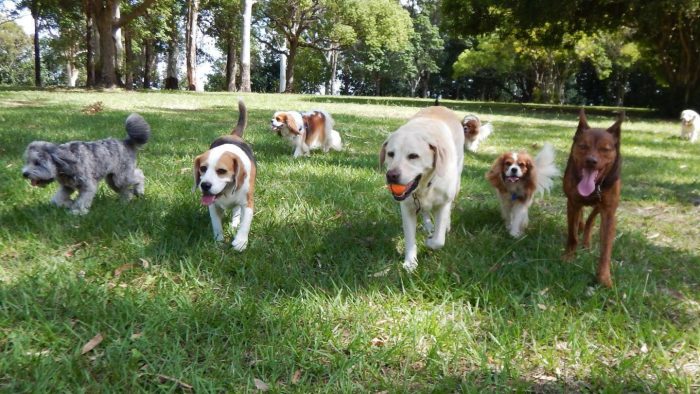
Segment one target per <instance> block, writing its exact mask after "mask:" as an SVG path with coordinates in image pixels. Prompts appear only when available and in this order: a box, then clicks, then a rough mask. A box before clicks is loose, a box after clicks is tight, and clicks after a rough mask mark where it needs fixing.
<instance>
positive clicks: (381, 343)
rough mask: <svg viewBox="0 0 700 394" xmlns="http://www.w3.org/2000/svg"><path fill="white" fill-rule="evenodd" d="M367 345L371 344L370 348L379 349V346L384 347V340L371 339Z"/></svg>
mask: <svg viewBox="0 0 700 394" xmlns="http://www.w3.org/2000/svg"><path fill="white" fill-rule="evenodd" d="M369 343H370V344H372V346H377V347H381V346H384V339H382V338H372V340H371V341H369Z"/></svg>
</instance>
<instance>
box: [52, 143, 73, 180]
mask: <svg viewBox="0 0 700 394" xmlns="http://www.w3.org/2000/svg"><path fill="white" fill-rule="evenodd" d="M48 152H49V155H50V156H51V160H53V162H54V164H55V165H56V172H59V173H62V174H66V175H72V174H73V173H74V171H73V168H74V166H75V164H76V163H77V162H78V160H77V159H76V157H75V155H74V154H73V152H71V151H70V149H68V148H64V147H61V146H59V147H56V148H55V149H50V150H49V151H48Z"/></svg>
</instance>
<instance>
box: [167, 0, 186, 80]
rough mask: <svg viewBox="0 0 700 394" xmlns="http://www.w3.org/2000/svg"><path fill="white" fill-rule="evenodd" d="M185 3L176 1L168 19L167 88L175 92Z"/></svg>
mask: <svg viewBox="0 0 700 394" xmlns="http://www.w3.org/2000/svg"><path fill="white" fill-rule="evenodd" d="M183 8H184V7H183V1H182V0H175V1H172V2H171V4H170V18H168V61H167V66H166V71H165V74H166V75H165V88H166V89H171V90H175V89H177V88H178V86H179V81H178V74H177V59H178V55H179V46H178V44H179V42H180V39H179V38H180V29H179V26H178V20H179V19H180V17H181V16H182V9H183Z"/></svg>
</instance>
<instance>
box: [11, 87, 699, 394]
mask: <svg viewBox="0 0 700 394" xmlns="http://www.w3.org/2000/svg"><path fill="white" fill-rule="evenodd" d="M244 99H245V101H246V103H247V105H248V108H249V110H250V122H249V128H248V130H247V132H246V139H247V140H248V141H249V142H250V143H251V144H252V145H253V147H254V150H255V152H256V155H257V160H258V165H259V167H258V178H257V187H256V195H255V199H256V203H255V206H256V209H257V211H256V212H255V218H254V219H253V224H252V230H251V235H250V242H249V245H248V249H247V250H246V251H245V252H243V253H237V252H235V251H234V250H232V248H231V247H230V244H229V243H230V241H231V233H230V232H228V233H227V243H226V244H224V245H216V244H215V242H214V241H213V235H212V230H211V226H210V222H209V215H208V213H207V211H206V209H205V208H204V207H202V206H200V204H199V195H198V194H197V193H192V192H191V188H192V169H191V167H192V160H193V158H194V157H195V156H196V155H198V154H199V153H201V152H203V151H204V150H205V149H206V147H207V146H208V144H209V143H210V142H211V141H212V140H213V139H214V138H215V137H217V136H219V135H221V134H225V133H227V132H228V130H230V129H231V127H232V126H233V124H234V123H235V121H236V118H237V113H236V110H235V105H236V104H235V103H236V95H232V94H223V93H207V94H194V93H185V92H180V93H164V92H148V93H125V92H104V93H96V92H82V91H60V92H39V91H0V223H1V226H0V391H4V392H20V391H33V392H46V391H52V392H79V391H87V392H104V391H129V392H132V391H155V390H163V391H177V390H185V391H189V390H190V389H193V390H196V391H200V392H208V391H227V392H244V391H253V390H260V389H263V390H264V389H265V387H268V388H269V390H270V391H272V392H299V393H307V392H316V391H328V392H381V391H388V392H427V391H435V392H453V391H469V392H481V391H483V390H487V391H494V392H501V391H507V390H514V391H536V392H542V391H545V392H546V391H555V392H556V391H609V392H619V391H651V392H659V391H661V392H665V391H675V392H697V391H698V390H699V389H700V324H699V323H700V241H699V240H700V220H699V215H700V207H695V206H693V200H695V199H697V198H700V176H699V175H698V170H699V169H700V144H695V145H690V144H687V143H685V142H683V141H681V140H680V139H679V138H678V137H677V135H678V134H679V128H680V125H679V124H678V123H679V122H677V121H675V120H660V119H654V118H650V117H649V114H648V113H647V112H645V111H636V112H635V111H630V112H629V121H627V122H625V123H624V124H623V132H622V134H623V142H622V152H623V157H624V164H623V191H622V203H621V207H620V209H619V211H618V218H619V219H618V230H617V238H616V243H615V247H614V251H613V260H614V261H613V280H614V283H615V287H614V288H613V289H612V290H605V289H601V288H599V287H596V286H592V285H591V284H592V283H593V273H594V272H595V265H596V261H597V255H598V252H597V248H598V242H597V236H596V237H595V238H594V250H593V252H584V251H581V252H579V254H578V257H577V259H576V260H575V261H574V262H572V263H563V262H562V261H561V260H560V255H561V254H562V252H563V248H564V240H565V237H564V233H565V231H566V223H565V221H566V218H565V211H566V200H565V197H564V195H563V193H562V190H561V182H559V181H557V182H556V186H555V188H554V190H553V192H552V194H551V195H549V196H547V197H546V198H545V199H543V200H539V201H538V202H536V203H535V205H534V206H533V208H532V209H531V211H530V228H529V230H528V232H527V236H525V237H524V238H522V239H519V240H514V239H512V238H510V237H509V236H508V234H507V233H506V231H505V228H504V225H503V223H502V220H501V219H500V215H499V210H498V202H497V201H496V199H495V197H494V196H493V193H492V190H491V189H490V187H489V186H488V184H487V182H486V180H485V179H484V173H485V172H486V170H487V169H488V167H489V166H490V164H491V162H492V161H493V159H494V158H495V157H496V155H497V154H499V153H501V152H502V151H504V150H506V149H520V148H527V149H529V150H530V151H531V152H533V153H534V152H535V151H536V148H535V146H541V144H542V143H544V142H546V141H548V142H551V143H553V144H554V145H555V147H556V149H557V155H558V157H557V162H558V163H559V164H560V167H561V169H562V170H563V168H564V163H565V161H566V157H567V154H568V150H569V147H570V144H571V138H572V136H573V133H574V130H575V127H576V123H577V117H576V114H575V109H571V108H557V107H542V108H538V107H536V106H531V107H522V106H518V105H504V104H497V105H496V104H494V105H490V104H489V103H468V102H450V101H445V104H446V105H448V106H450V107H452V108H454V109H455V110H457V111H458V112H459V114H460V115H464V114H466V113H467V112H468V111H475V112H477V113H478V114H479V115H482V117H483V118H485V119H487V120H491V121H493V122H494V124H495V130H496V131H495V133H494V135H492V136H491V138H490V139H489V140H487V141H486V142H485V143H483V144H482V149H481V150H480V152H479V153H477V154H467V155H466V158H465V169H464V172H463V174H462V191H461V193H460V195H459V196H458V198H457V201H456V206H455V209H454V210H453V214H452V231H451V233H450V234H449V235H448V238H447V244H446V246H445V248H444V249H442V250H440V251H430V250H428V249H427V248H425V247H424V243H423V242H424V235H422V234H421V235H419V239H418V241H419V248H420V249H419V255H418V258H419V267H418V269H417V271H416V272H415V273H413V274H407V273H405V272H404V271H403V270H402V268H401V262H402V260H403V255H402V252H403V233H402V230H401V218H400V215H399V206H398V204H397V203H395V202H394V201H393V199H392V198H391V196H390V194H389V192H388V191H387V190H386V189H385V188H384V176H383V173H382V172H380V171H378V160H377V159H378V151H379V148H380V145H381V143H382V142H383V140H384V138H385V137H386V135H387V134H388V133H390V132H391V131H393V130H395V129H396V128H397V127H398V126H399V125H401V124H402V123H403V122H404V121H405V120H406V119H407V118H408V117H409V116H411V115H412V114H413V113H415V111H416V110H417V107H419V106H423V105H427V104H428V103H429V101H418V100H406V99H401V100H393V99H380V100H364V101H362V100H357V99H355V100H351V99H347V100H345V99H343V98H326V97H319V96H294V95H262V94H248V95H244ZM98 101H101V102H102V103H103V110H102V111H99V112H97V113H91V112H90V111H85V110H84V109H85V108H86V106H89V105H90V104H94V103H95V102H98ZM316 107H323V108H325V109H327V110H329V111H330V112H331V113H333V114H334V116H335V119H336V129H337V130H339V131H340V133H341V135H342V136H343V138H344V143H345V150H344V151H343V152H336V153H332V154H328V155H323V154H320V153H316V154H313V155H312V156H311V157H309V158H301V159H293V158H292V155H291V153H292V148H291V147H290V146H288V145H287V144H286V142H284V141H282V140H281V139H279V137H277V135H276V134H274V133H272V132H271V131H270V130H269V119H270V117H271V115H272V113H273V112H274V111H275V110H279V109H312V108H316ZM132 111H137V112H139V113H141V114H142V115H143V116H144V117H145V118H146V119H147V120H148V121H149V122H150V124H151V126H152V129H153V138H152V140H151V142H149V143H148V144H147V145H146V146H145V148H144V149H143V150H142V151H141V152H140V156H139V163H140V165H139V166H140V167H141V168H142V169H143V170H144V173H145V174H146V178H147V182H146V196H145V198H142V199H138V200H134V201H132V202H130V203H126V204H125V203H122V202H121V201H120V200H119V198H118V196H117V195H116V194H115V193H114V192H112V191H111V190H110V189H109V188H108V187H107V186H106V185H105V184H104V183H102V184H101V186H100V190H99V192H98V194H97V197H96V199H95V201H94V203H93V207H92V210H91V212H90V213H89V214H88V215H87V216H82V217H75V216H72V215H70V214H69V213H67V212H66V211H65V210H63V209H59V208H56V207H53V206H51V205H50V204H49V200H50V198H51V196H52V195H53V193H54V192H55V190H56V185H55V184H53V185H50V186H48V187H46V188H32V187H30V185H29V183H28V182H27V181H25V180H23V179H22V177H21V175H20V173H21V167H22V152H23V151H24V148H25V147H26V145H27V144H28V143H29V142H30V141H32V140H39V139H41V140H49V141H54V142H65V141H68V140H73V139H81V140H92V139H99V138H105V137H108V136H113V137H118V138H122V137H123V136H124V127H123V122H124V119H125V118H126V116H127V114H128V113H129V112H132ZM679 113H680V109H679ZM589 123H590V124H591V125H593V126H600V127H607V126H609V125H610V124H612V123H613V116H611V115H593V116H590V117H589ZM596 234H597V232H596ZM98 333H99V334H101V336H102V338H103V340H102V342H101V343H99V344H98V345H97V346H96V347H95V348H94V349H92V350H90V351H88V352H86V353H85V354H81V349H82V348H83V346H84V345H85V344H86V343H88V341H90V340H91V339H92V338H93V337H95V336H96V335H97V334H98Z"/></svg>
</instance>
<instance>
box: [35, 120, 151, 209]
mask: <svg viewBox="0 0 700 394" xmlns="http://www.w3.org/2000/svg"><path fill="white" fill-rule="evenodd" d="M126 133H127V138H126V139H125V140H123V141H119V140H116V139H114V138H107V139H104V140H99V141H87V142H85V141H72V142H66V143H65V144H61V145H56V144H52V143H50V142H45V141H34V142H32V143H30V144H29V146H27V150H26V151H25V152H24V158H25V165H24V167H23V168H22V176H24V177H25V178H27V179H29V180H31V182H32V185H33V186H42V187H43V186H46V185H48V184H49V183H51V182H53V181H54V180H55V181H57V182H58V183H59V184H60V187H59V189H58V191H57V192H56V194H55V195H54V196H53V198H52V199H51V202H52V203H54V204H55V205H57V206H59V207H65V208H69V209H70V212H71V213H73V214H78V215H83V214H86V213H88V211H89V210H90V206H91V205H92V200H93V198H94V197H95V193H96V192H97V185H98V183H99V181H100V180H101V179H103V178H104V179H105V180H106V181H107V184H108V185H109V186H110V187H111V188H112V189H113V190H114V191H115V192H117V193H119V194H120V195H121V196H122V198H124V199H126V200H128V199H130V198H131V197H132V196H142V195H143V193H144V180H145V178H144V176H143V171H141V170H140V169H138V168H136V150H137V148H138V147H140V146H141V145H143V144H145V143H146V142H147V141H148V137H149V136H150V135H151V128H150V126H149V125H148V123H146V120H144V119H143V117H141V115H139V114H135V113H134V114H131V115H129V117H128V118H126ZM75 191H78V197H77V198H76V199H75V200H72V199H71V194H73V192H75Z"/></svg>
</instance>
